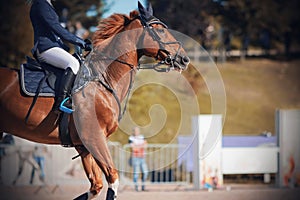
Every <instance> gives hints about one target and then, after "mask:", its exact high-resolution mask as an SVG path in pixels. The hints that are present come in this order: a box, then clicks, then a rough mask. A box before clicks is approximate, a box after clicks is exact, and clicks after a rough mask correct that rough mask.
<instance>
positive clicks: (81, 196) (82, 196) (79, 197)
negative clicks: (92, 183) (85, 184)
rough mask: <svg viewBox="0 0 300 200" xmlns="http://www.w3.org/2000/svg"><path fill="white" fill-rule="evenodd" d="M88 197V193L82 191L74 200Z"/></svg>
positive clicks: (83, 199) (85, 199) (84, 199)
mask: <svg viewBox="0 0 300 200" xmlns="http://www.w3.org/2000/svg"><path fill="white" fill-rule="evenodd" d="M88 197H89V195H88V193H87V192H86V193H84V194H82V195H80V196H78V197H76V198H75V199H74V200H87V199H88Z"/></svg>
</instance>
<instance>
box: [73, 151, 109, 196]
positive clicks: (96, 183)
mask: <svg viewBox="0 0 300 200" xmlns="http://www.w3.org/2000/svg"><path fill="white" fill-rule="evenodd" d="M76 150H77V152H78V153H79V155H80V157H81V160H82V164H83V168H84V171H85V173H86V175H87V177H88V179H89V181H90V183H91V188H90V191H89V192H86V193H84V194H82V195H80V196H79V197H77V198H76V200H86V199H93V198H96V197H97V196H98V195H99V194H100V191H101V189H102V188H103V183H102V172H101V169H100V168H99V166H98V165H97V163H96V162H95V159H94V158H93V156H92V155H91V154H90V153H89V152H88V151H87V149H86V148H85V147H84V146H77V147H76Z"/></svg>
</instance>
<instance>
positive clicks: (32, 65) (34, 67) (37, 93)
mask: <svg viewBox="0 0 300 200" xmlns="http://www.w3.org/2000/svg"><path fill="white" fill-rule="evenodd" d="M63 73H64V70H63V69H59V68H56V67H54V66H51V65H49V64H46V63H39V62H38V61H37V60H35V59H34V58H31V57H29V56H26V63H24V64H22V65H21V67H20V85H21V90H22V92H23V94H25V95H26V96H30V97H34V98H33V101H32V104H31V106H30V108H29V110H28V113H27V115H26V117H25V122H26V123H27V121H28V119H29V116H30V113H31V111H32V109H33V107H34V105H35V102H36V100H37V98H38V97H41V96H42V97H50V98H53V97H55V96H56V95H58V94H57V91H58V87H59V86H60V81H61V78H62V76H63ZM90 75H91V73H90V70H89V69H88V68H87V67H86V66H85V65H83V64H82V65H81V67H80V70H79V72H78V74H77V77H76V80H75V82H74V86H73V89H72V94H73V93H76V92H78V91H80V90H81V89H82V88H84V87H85V86H86V85H87V84H88V83H89V79H88V78H87V77H90ZM69 115H70V114H68V113H65V112H63V113H61V115H60V117H59V135H60V139H61V144H62V145H63V146H64V147H71V146H73V144H72V141H71V138H70V134H69V131H68V123H69Z"/></svg>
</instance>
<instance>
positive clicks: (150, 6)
mask: <svg viewBox="0 0 300 200" xmlns="http://www.w3.org/2000/svg"><path fill="white" fill-rule="evenodd" d="M147 10H148V13H149V14H150V15H151V16H153V8H152V5H151V3H150V2H149V4H148V8H147Z"/></svg>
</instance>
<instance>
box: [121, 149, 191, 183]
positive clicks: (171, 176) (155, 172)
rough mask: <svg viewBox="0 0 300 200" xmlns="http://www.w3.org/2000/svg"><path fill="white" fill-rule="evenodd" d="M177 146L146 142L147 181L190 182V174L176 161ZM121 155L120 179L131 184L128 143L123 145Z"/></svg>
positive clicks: (131, 174) (131, 173)
mask: <svg viewBox="0 0 300 200" xmlns="http://www.w3.org/2000/svg"><path fill="white" fill-rule="evenodd" d="M179 147H180V146H179V145H177V144H148V146H147V149H146V157H145V159H146V163H147V167H148V183H151V184H166V183H172V184H178V185H185V184H189V183H190V182H191V174H190V172H188V171H187V170H186V166H185V165H179V163H178V150H179ZM121 155H122V156H123V158H122V161H123V162H122V163H123V164H122V166H121V168H120V172H121V173H120V174H121V181H123V184H125V185H132V184H133V183H132V178H133V177H132V176H133V171H132V170H133V169H132V167H131V166H130V165H129V162H128V160H129V158H130V145H128V144H127V145H124V146H123V153H122V154H121ZM122 179H123V180H122ZM146 184H147V183H146Z"/></svg>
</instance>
